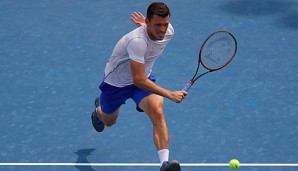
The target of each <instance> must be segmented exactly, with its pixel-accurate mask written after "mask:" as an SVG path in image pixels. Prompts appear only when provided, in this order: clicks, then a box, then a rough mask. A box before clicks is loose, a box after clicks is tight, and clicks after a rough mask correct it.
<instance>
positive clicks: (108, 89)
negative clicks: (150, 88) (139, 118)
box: [99, 76, 156, 114]
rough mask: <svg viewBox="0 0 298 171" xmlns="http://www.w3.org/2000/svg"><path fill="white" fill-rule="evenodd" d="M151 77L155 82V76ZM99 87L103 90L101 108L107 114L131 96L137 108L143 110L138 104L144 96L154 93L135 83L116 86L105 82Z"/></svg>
mask: <svg viewBox="0 0 298 171" xmlns="http://www.w3.org/2000/svg"><path fill="white" fill-rule="evenodd" d="M149 79H150V80H151V81H153V82H155V80H156V79H155V77H154V76H149ZM99 89H100V90H101V92H102V93H101V95H100V105H101V110H102V111H103V112H104V113H106V114H111V113H113V112H115V111H116V110H117V109H118V108H119V107H120V106H121V105H122V104H125V101H126V100H127V99H130V98H131V99H132V100H133V101H134V102H135V103H136V105H137V107H136V108H137V110H138V111H139V112H143V111H142V110H141V109H140V108H139V107H138V105H139V103H140V101H141V100H142V99H143V98H144V97H147V96H149V95H150V94H152V93H150V92H147V91H144V90H142V89H140V88H138V87H136V86H135V85H128V86H125V87H115V86H112V85H110V84H108V83H105V82H102V83H101V84H100V86H99Z"/></svg>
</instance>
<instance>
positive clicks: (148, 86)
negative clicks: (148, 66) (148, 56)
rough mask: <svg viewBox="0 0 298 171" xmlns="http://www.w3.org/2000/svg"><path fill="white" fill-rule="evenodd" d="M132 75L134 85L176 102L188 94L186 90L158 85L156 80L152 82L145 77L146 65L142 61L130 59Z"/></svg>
mask: <svg viewBox="0 0 298 171" xmlns="http://www.w3.org/2000/svg"><path fill="white" fill-rule="evenodd" d="M130 66H131V71H132V76H133V82H134V85H135V86H137V87H139V88H141V89H143V90H145V91H149V92H152V93H154V94H158V95H160V96H163V97H166V98H168V99H170V100H172V101H174V102H176V103H180V102H181V101H182V100H183V99H184V98H185V96H186V95H187V92H185V91H174V92H173V91H170V90H167V89H165V88H163V87H160V86H158V85H157V84H155V83H154V82H152V81H151V80H150V79H148V78H147V77H145V75H144V73H145V66H144V64H142V63H139V62H136V61H133V60H131V61H130Z"/></svg>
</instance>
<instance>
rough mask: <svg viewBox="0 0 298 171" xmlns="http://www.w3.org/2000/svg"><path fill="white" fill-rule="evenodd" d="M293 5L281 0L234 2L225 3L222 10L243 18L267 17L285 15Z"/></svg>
mask: <svg viewBox="0 0 298 171" xmlns="http://www.w3.org/2000/svg"><path fill="white" fill-rule="evenodd" d="M292 5H293V2H289V1H280V0H261V1H260V0H249V1H248V0H238V1H235V0H233V1H227V2H225V3H224V4H223V5H221V6H220V9H222V10H223V11H225V12H228V13H232V14H236V15H242V16H266V15H274V14H278V13H283V12H285V11H287V10H288V9H290V8H291V6H292Z"/></svg>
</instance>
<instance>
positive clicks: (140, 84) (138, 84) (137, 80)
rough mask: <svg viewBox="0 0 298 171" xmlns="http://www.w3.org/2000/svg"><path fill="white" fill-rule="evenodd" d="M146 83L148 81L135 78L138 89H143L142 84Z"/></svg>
mask: <svg viewBox="0 0 298 171" xmlns="http://www.w3.org/2000/svg"><path fill="white" fill-rule="evenodd" d="M145 81H146V80H145V79H143V78H141V77H135V78H133V84H134V85H135V86H137V87H141V86H142V84H144V82H145Z"/></svg>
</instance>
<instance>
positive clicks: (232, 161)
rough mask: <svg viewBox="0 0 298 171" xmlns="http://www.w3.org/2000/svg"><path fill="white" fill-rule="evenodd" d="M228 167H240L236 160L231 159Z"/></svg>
mask: <svg viewBox="0 0 298 171" xmlns="http://www.w3.org/2000/svg"><path fill="white" fill-rule="evenodd" d="M229 166H230V168H231V169H238V168H239V167H240V162H239V161H238V160H237V159H232V160H231V161H230V164H229Z"/></svg>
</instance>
